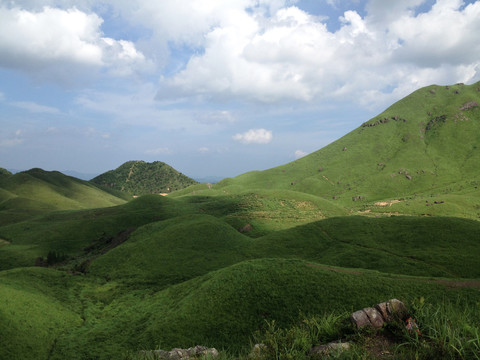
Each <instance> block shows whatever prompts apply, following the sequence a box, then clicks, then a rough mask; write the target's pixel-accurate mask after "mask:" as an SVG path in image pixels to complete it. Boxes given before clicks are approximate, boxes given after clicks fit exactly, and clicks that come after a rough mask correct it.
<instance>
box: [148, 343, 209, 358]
mask: <svg viewBox="0 0 480 360" xmlns="http://www.w3.org/2000/svg"><path fill="white" fill-rule="evenodd" d="M141 353H142V354H143V355H146V356H153V357H154V358H155V359H162V360H190V359H198V358H200V357H202V356H203V357H208V358H209V359H213V358H217V357H218V351H217V349H215V348H208V347H206V346H200V345H197V346H195V347H191V348H188V349H179V348H175V349H172V350H170V351H165V350H149V351H142V352H141Z"/></svg>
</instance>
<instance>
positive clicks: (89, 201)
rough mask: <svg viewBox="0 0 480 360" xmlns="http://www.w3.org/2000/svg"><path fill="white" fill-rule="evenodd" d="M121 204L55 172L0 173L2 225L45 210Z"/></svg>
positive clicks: (81, 181) (90, 186)
mask: <svg viewBox="0 0 480 360" xmlns="http://www.w3.org/2000/svg"><path fill="white" fill-rule="evenodd" d="M124 202H125V200H123V199H121V198H119V197H118V196H115V195H113V194H109V193H107V192H105V191H103V190H101V189H99V188H98V187H97V186H95V185H93V184H91V183H89V182H87V181H83V180H80V179H77V178H74V177H70V176H67V175H64V174H62V173H60V172H58V171H45V170H42V169H31V170H28V171H23V172H19V173H17V174H15V175H11V174H0V212H2V213H3V215H4V216H2V223H3V224H5V222H10V221H12V222H15V221H17V220H21V219H24V218H28V217H29V216H31V215H35V214H39V213H44V212H45V211H53V210H72V209H90V208H100V207H107V206H114V205H119V204H122V203H124Z"/></svg>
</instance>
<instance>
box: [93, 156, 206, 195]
mask: <svg viewBox="0 0 480 360" xmlns="http://www.w3.org/2000/svg"><path fill="white" fill-rule="evenodd" d="M90 181H91V182H92V183H94V184H96V185H99V186H103V187H108V188H112V189H115V190H119V191H122V192H127V193H129V194H132V195H145V194H160V193H170V192H172V191H175V190H180V189H183V188H186V187H188V186H190V185H194V184H197V182H196V181H195V180H193V179H191V178H189V177H188V176H185V175H183V174H182V173H180V172H178V171H177V170H175V169H174V168H172V167H171V166H170V165H168V164H165V163H164V162H161V161H155V162H153V163H147V162H145V161H127V162H126V163H124V164H123V165H121V166H119V167H118V168H116V169H115V170H110V171H107V172H106V173H103V174H101V175H98V176H97V177H95V178H93V179H92V180H90Z"/></svg>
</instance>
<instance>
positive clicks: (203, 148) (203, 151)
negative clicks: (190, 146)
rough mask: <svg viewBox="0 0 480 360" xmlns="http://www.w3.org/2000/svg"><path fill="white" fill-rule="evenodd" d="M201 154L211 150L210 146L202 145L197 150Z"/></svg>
mask: <svg viewBox="0 0 480 360" xmlns="http://www.w3.org/2000/svg"><path fill="white" fill-rule="evenodd" d="M197 151H198V152H199V153H200V154H206V153H208V152H210V149H209V148H208V147H201V148H199V149H198V150H197Z"/></svg>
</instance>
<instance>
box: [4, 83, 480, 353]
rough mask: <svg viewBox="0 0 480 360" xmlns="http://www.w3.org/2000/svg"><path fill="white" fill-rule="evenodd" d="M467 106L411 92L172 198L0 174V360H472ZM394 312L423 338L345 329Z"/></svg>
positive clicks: (472, 177)
mask: <svg viewBox="0 0 480 360" xmlns="http://www.w3.org/2000/svg"><path fill="white" fill-rule="evenodd" d="M478 103H480V83H477V84H473V85H462V84H457V85H454V86H450V87H448V88H447V87H444V86H430V87H427V88H422V89H419V90H418V91H416V92H414V93H412V94H411V95H409V96H407V97H406V98H404V99H403V100H401V101H399V102H398V103H396V104H394V105H392V106H391V107H390V108H388V109H386V110H385V112H383V113H382V114H379V115H378V116H376V117H375V118H373V119H371V120H369V121H366V122H365V123H364V124H359V128H358V129H356V130H354V131H352V132H351V133H349V134H347V135H345V136H344V137H342V138H341V139H339V140H337V141H336V142H334V143H332V144H330V145H328V146H327V147H325V148H323V149H320V150H318V151H317V152H314V153H312V154H310V155H307V156H305V157H303V158H301V159H299V160H296V161H294V162H292V163H289V164H285V165H283V166H280V167H277V168H273V169H269V170H265V171H255V172H250V173H246V174H243V175H240V176H238V177H236V178H229V179H224V180H222V181H221V182H220V183H218V184H215V185H210V184H193V185H190V186H189V184H188V183H186V182H185V183H182V184H180V185H178V183H176V182H174V183H175V184H177V185H175V186H178V190H176V191H173V192H171V193H170V194H169V195H168V196H160V195H158V194H147V195H143V196H140V197H138V198H133V197H132V195H133V194H132V190H128V189H127V190H126V189H123V190H122V188H116V187H114V186H109V185H108V184H107V183H109V184H113V183H114V182H118V181H120V180H112V179H113V173H107V174H109V176H111V178H109V179H107V180H108V181H106V182H105V183H102V184H98V183H96V182H87V181H82V180H78V179H75V178H72V177H68V176H65V175H63V174H61V173H58V172H47V171H44V170H41V169H32V170H29V171H25V172H21V173H17V174H11V173H9V172H8V171H0V324H1V325H2V326H0V359H48V360H53V359H132V360H136V359H146V358H149V357H148V356H147V355H142V353H140V351H141V350H153V349H159V348H160V349H164V350H170V349H172V348H174V347H184V348H186V347H191V346H195V345H205V346H209V347H215V348H217V349H218V350H219V351H220V358H221V359H247V358H250V359H252V358H255V359H310V358H311V357H310V356H309V355H308V352H309V349H310V348H311V347H312V346H313V345H319V344H324V343H326V342H328V341H334V340H342V341H349V342H351V343H352V344H353V345H352V347H351V349H350V350H348V351H346V352H345V353H343V354H330V355H329V358H343V359H435V358H444V359H478V358H479V356H478V354H480V327H479V324H480V261H479V260H478V259H479V258H480V235H479V234H480V221H479V220H480V189H478V187H479V186H480V166H479V164H480V151H479V149H478V148H477V146H478V145H479V143H480V107H479V105H478ZM475 104H476V105H475ZM133 165H135V166H137V165H138V166H137V167H138V169H135V176H137V179H143V180H145V179H147V180H148V181H146V182H144V183H146V184H148V186H149V189H150V190H152V189H154V190H152V191H151V192H154V193H157V192H159V191H158V190H159V189H163V188H160V187H158V186H157V184H153V183H152V182H151V177H150V176H149V175H148V173H145V172H142V171H141V167H142V166H145V164H144V163H143V162H129V163H128V164H127V165H126V166H125V167H124V168H125V169H127V170H128V174H130V173H132V176H133V170H132V166H133ZM124 168H123V167H121V169H123V170H125V169H124ZM123 170H122V171H123ZM157 170H158V169H157ZM120 173H121V174H120V175H119V176H120V177H119V178H118V179H123V180H121V181H124V176H125V171H123V172H120ZM128 174H127V176H128ZM115 176H116V175H115ZM165 177H168V174H167V175H165ZM164 180H165V178H162V182H163V183H162V184H163V185H162V186H166V185H165V183H164ZM175 181H176V180H175ZM172 184H173V183H172ZM167 187H168V186H167ZM170 188H171V189H172V190H173V189H174V185H172V186H171V187H170ZM144 190H145V188H144ZM392 298H397V299H400V300H402V301H403V302H405V304H406V305H407V306H408V308H409V309H410V311H411V314H412V315H413V316H415V317H416V319H417V321H418V324H419V330H420V333H421V335H418V334H417V333H414V334H412V333H409V332H408V331H406V330H405V327H404V325H403V324H402V323H395V324H390V325H388V326H386V327H385V328H382V329H380V330H377V331H373V330H372V331H363V332H358V331H355V329H354V328H353V327H352V325H351V324H350V323H349V320H348V315H349V314H350V313H351V312H353V311H355V310H359V309H362V308H364V307H368V306H372V305H375V304H377V303H380V302H383V301H387V300H388V299H392ZM255 343H262V344H264V346H265V348H264V352H263V354H257V355H255V356H256V357H255V356H253V355H252V356H249V355H248V354H249V353H250V351H251V349H252V347H253V345H254V344H255ZM380 349H381V350H382V351H380ZM477 350H478V351H477Z"/></svg>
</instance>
